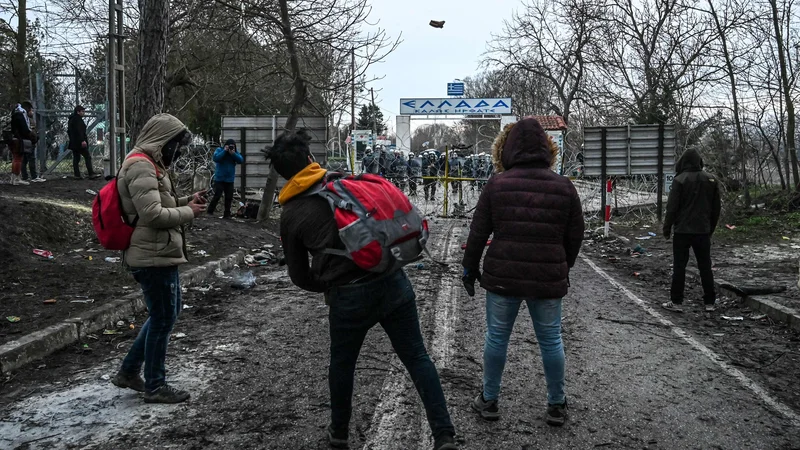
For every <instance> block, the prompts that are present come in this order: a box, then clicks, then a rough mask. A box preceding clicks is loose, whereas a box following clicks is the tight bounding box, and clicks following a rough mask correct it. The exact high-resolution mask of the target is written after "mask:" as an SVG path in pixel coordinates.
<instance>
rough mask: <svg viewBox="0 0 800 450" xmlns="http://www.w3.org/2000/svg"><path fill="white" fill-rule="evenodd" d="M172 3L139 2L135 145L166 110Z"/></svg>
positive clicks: (157, 0) (164, 0) (166, 0)
mask: <svg viewBox="0 0 800 450" xmlns="http://www.w3.org/2000/svg"><path fill="white" fill-rule="evenodd" d="M169 25H170V24H169V0H139V42H138V44H139V59H138V61H137V65H136V81H135V83H134V88H133V92H134V93H135V94H134V97H133V111H132V114H131V121H130V134H129V135H130V136H131V141H132V142H135V140H136V139H137V138H138V136H139V131H141V129H142V127H143V126H144V124H145V123H146V122H147V121H148V120H149V119H150V117H152V116H154V115H156V114H158V113H160V112H162V111H163V110H164V86H165V83H166V79H167V54H168V44H169Z"/></svg>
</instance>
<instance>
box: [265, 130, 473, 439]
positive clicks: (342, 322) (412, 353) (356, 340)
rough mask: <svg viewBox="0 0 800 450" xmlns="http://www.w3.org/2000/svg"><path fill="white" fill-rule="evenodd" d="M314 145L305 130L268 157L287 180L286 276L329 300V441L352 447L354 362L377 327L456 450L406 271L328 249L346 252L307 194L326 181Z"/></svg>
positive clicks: (325, 209) (320, 202) (327, 216)
mask: <svg viewBox="0 0 800 450" xmlns="http://www.w3.org/2000/svg"><path fill="white" fill-rule="evenodd" d="M310 140H311V138H310V136H308V134H306V133H305V132H304V131H302V130H301V131H299V132H296V133H294V132H287V133H285V134H283V135H281V136H280V137H279V138H278V139H277V140H276V141H275V144H274V145H273V147H272V148H271V149H270V150H269V152H268V158H269V159H270V160H271V161H272V164H273V166H274V168H275V170H276V171H277V172H278V173H279V174H280V175H281V176H282V177H283V178H285V179H286V180H288V182H287V183H286V185H285V186H284V187H283V189H282V190H281V193H280V195H279V196H278V201H279V202H280V204H281V205H282V207H283V209H282V212H281V222H280V229H281V241H282V242H283V250H284V254H285V256H286V265H287V267H288V269H289V277H290V278H291V280H292V282H293V283H294V284H295V285H296V286H297V287H299V288H301V289H303V290H306V291H311V292H324V293H325V302H326V303H327V304H328V306H329V307H330V309H329V311H328V319H329V326H330V338H331V344H330V345H331V347H330V348H331V356H330V358H331V360H330V366H329V373H328V383H329V387H330V395H331V401H330V404H331V422H330V424H329V425H328V428H327V434H328V441H329V442H330V444H331V446H333V447H336V448H349V444H348V437H349V424H350V417H351V415H352V410H353V407H352V397H353V383H354V378H355V368H356V361H357V360H358V354H359V352H360V350H361V345H362V344H363V342H364V338H365V337H366V335H367V332H369V330H370V329H371V328H372V327H374V326H375V325H377V324H378V323H380V324H381V326H382V327H383V329H384V331H386V334H388V335H389V339H390V340H391V342H392V346H393V347H394V349H395V352H396V353H397V356H398V357H399V358H400V361H402V362H403V365H405V367H406V369H407V370H408V372H409V374H410V376H411V379H412V380H413V381H414V385H415V386H416V387H417V391H418V392H419V394H420V397H421V399H422V403H423V404H424V405H425V412H426V414H427V417H428V424H429V425H430V427H431V431H432V433H433V436H434V439H435V443H434V448H435V449H436V450H448V449H449V450H452V449H457V448H458V447H457V446H456V444H455V442H454V435H455V430H454V427H453V424H452V422H451V420H450V413H449V412H448V411H447V404H446V402H445V398H444V393H443V392H442V385H441V383H440V381H439V375H438V373H437V372H436V367H435V366H434V365H433V362H432V361H431V358H430V357H429V356H428V352H427V351H426V350H425V344H424V342H423V340H422V333H421V331H420V324H419V317H418V315H417V304H416V296H415V294H414V289H413V287H412V286H411V282H410V281H409V279H408V277H407V276H406V273H405V272H404V271H403V270H398V271H396V272H392V273H388V274H376V273H372V272H367V271H364V270H363V269H361V268H359V267H358V266H357V265H356V264H355V263H354V262H353V261H352V260H351V259H348V258H346V257H343V256H338V255H333V254H328V253H326V252H324V250H326V249H338V250H344V248H345V247H344V244H343V243H342V240H341V239H340V238H339V230H338V227H337V226H336V221H335V220H334V216H333V211H332V210H331V207H330V205H329V204H328V202H327V200H325V199H324V198H322V197H321V196H318V195H307V193H308V192H309V191H310V190H314V189H319V188H320V187H321V185H322V183H324V182H325V180H326V179H327V172H326V171H325V170H324V169H322V168H321V167H320V165H319V164H317V163H316V162H314V158H313V156H312V155H311V152H310V150H309V142H310ZM312 192H313V191H312ZM309 253H310V254H311V255H312V258H311V267H309V261H308V257H309Z"/></svg>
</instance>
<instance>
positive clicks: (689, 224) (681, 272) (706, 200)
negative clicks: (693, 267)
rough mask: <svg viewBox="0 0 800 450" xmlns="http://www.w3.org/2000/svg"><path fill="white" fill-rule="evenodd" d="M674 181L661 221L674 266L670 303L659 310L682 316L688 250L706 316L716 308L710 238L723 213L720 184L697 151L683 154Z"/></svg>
mask: <svg viewBox="0 0 800 450" xmlns="http://www.w3.org/2000/svg"><path fill="white" fill-rule="evenodd" d="M675 173H676V175H675V179H674V180H673V181H672V189H671V190H670V192H669V200H668V201H667V215H666V217H665V218H664V230H663V231H664V237H666V238H667V239H669V238H670V235H672V234H673V233H674V237H673V239H672V252H673V258H674V259H673V265H672V289H671V290H670V301H669V302H667V303H664V304H663V305H662V306H663V307H664V308H666V309H668V310H670V311H674V312H683V306H682V305H683V290H684V287H685V284H686V264H687V263H688V262H689V249H690V248H691V249H692V251H694V257H695V259H697V268H698V269H699V270H700V280H701V282H702V284H703V304H704V305H705V310H706V311H707V312H711V311H714V309H715V308H716V307H715V306H714V304H715V303H716V298H717V295H716V292H715V291H714V272H712V270H711V235H713V234H714V230H715V229H716V228H717V223H718V222H719V214H720V210H721V209H722V203H721V200H720V192H719V182H718V181H717V179H716V178H715V177H714V176H713V175H710V174H708V173H706V172H704V171H703V159H702V158H701V157H700V154H699V153H697V151H696V150H692V149H689V150H686V151H685V152H683V155H681V157H680V159H679V160H678V163H677V164H676V165H675Z"/></svg>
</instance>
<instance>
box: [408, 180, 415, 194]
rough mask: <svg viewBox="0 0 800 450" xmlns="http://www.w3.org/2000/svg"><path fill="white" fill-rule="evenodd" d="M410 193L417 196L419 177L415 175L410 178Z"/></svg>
mask: <svg viewBox="0 0 800 450" xmlns="http://www.w3.org/2000/svg"><path fill="white" fill-rule="evenodd" d="M408 194H409V195H411V196H412V197H416V196H417V179H416V178H414V177H411V178H409V179H408Z"/></svg>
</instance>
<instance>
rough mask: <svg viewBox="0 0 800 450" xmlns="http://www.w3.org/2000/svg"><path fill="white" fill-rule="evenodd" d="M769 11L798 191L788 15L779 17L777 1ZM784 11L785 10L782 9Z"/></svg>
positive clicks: (799, 184)
mask: <svg viewBox="0 0 800 450" xmlns="http://www.w3.org/2000/svg"><path fill="white" fill-rule="evenodd" d="M769 5H770V9H771V12H772V25H773V30H772V31H773V33H772V36H773V37H774V39H775V47H776V49H777V51H778V68H779V70H780V77H781V85H782V87H783V100H784V101H785V102H786V114H787V116H788V117H787V123H786V136H787V137H786V143H787V149H788V153H789V157H790V158H791V162H792V175H793V176H794V186H795V189H797V190H800V173H799V172H798V165H797V144H796V136H797V134H796V133H797V125H796V117H795V109H794V96H793V95H792V94H793V80H791V79H790V75H789V59H788V58H787V56H786V42H785V41H784V35H783V34H784V30H783V27H784V21H785V20H786V21H788V20H789V18H790V15H789V14H786V16H785V17H782V16H781V13H780V12H779V11H778V0H769ZM784 10H785V9H784Z"/></svg>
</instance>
